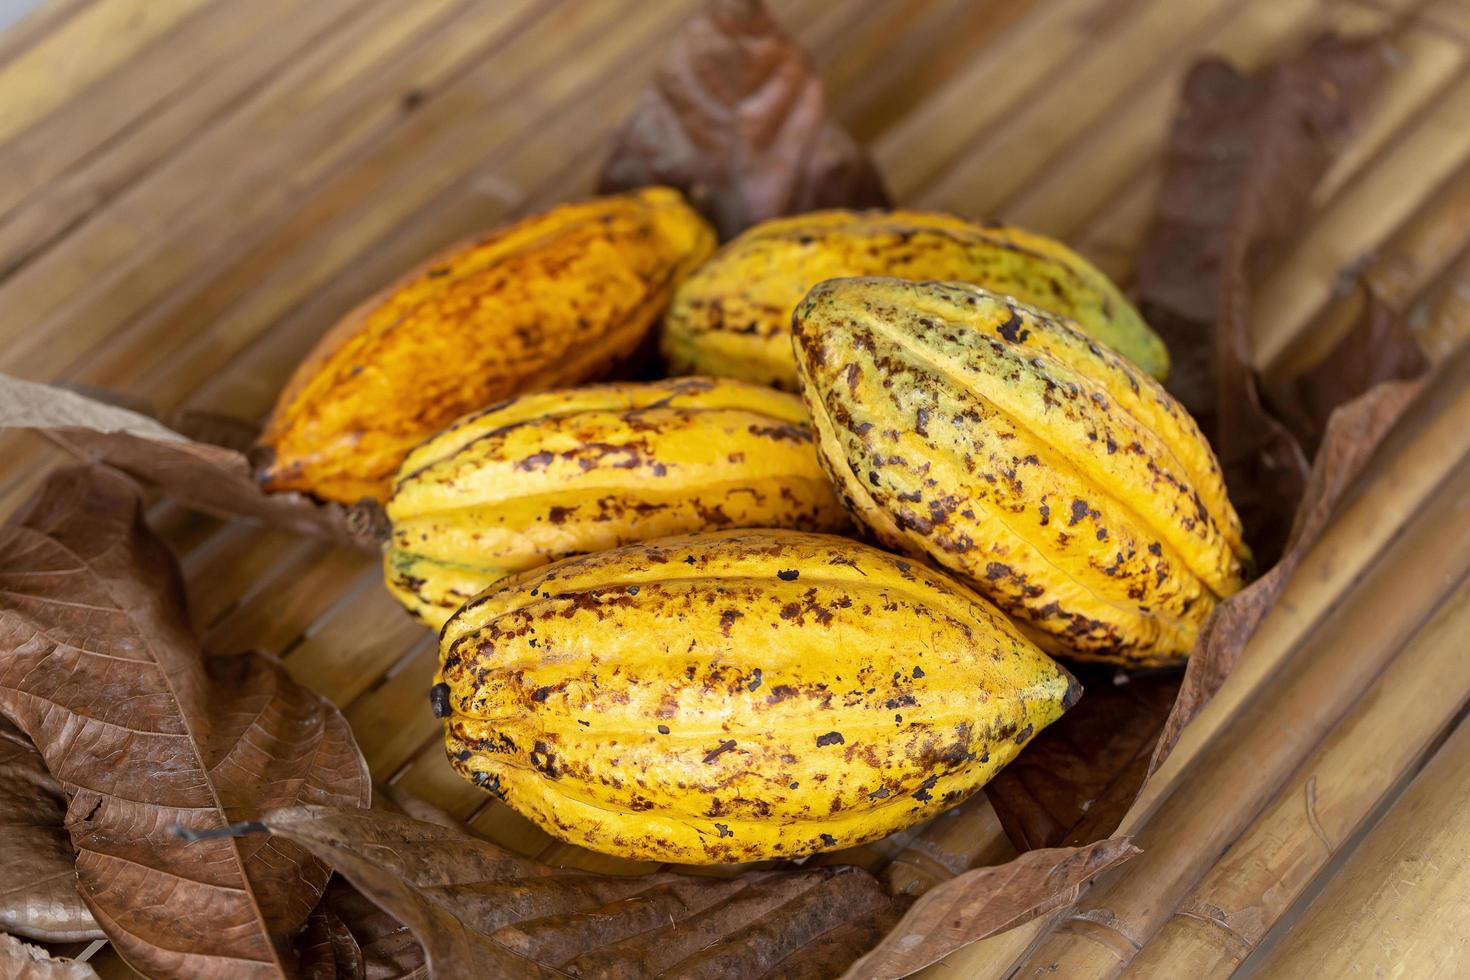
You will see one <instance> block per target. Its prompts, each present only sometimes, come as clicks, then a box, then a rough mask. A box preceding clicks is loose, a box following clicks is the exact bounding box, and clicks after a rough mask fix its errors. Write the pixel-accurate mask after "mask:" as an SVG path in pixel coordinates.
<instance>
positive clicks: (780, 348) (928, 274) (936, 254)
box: [660, 211, 1169, 391]
mask: <svg viewBox="0 0 1470 980" xmlns="http://www.w3.org/2000/svg"><path fill="white" fill-rule="evenodd" d="M870 275H884V276H899V277H902V278H906V279H952V280H957V281H960V282H971V283H975V284H977V285H980V286H983V287H985V288H987V289H990V290H991V291H993V292H997V293H1003V294H1006V295H1010V296H1015V297H1017V298H1018V299H1020V300H1022V301H1023V302H1027V303H1033V304H1035V305H1036V306H1039V307H1041V308H1042V309H1046V310H1050V311H1052V312H1054V313H1057V314H1059V315H1061V316H1066V317H1070V318H1072V319H1073V320H1075V321H1076V322H1077V323H1078V324H1080V325H1081V327H1082V329H1083V330H1084V331H1086V332H1087V333H1088V334H1090V335H1091V336H1092V337H1094V338H1096V339H1098V340H1100V341H1102V342H1103V343H1105V344H1107V345H1108V346H1110V347H1112V348H1113V349H1114V350H1116V351H1118V352H1119V353H1120V354H1123V355H1124V356H1125V357H1127V358H1129V359H1131V360H1132V361H1133V362H1134V363H1136V364H1137V365H1138V366H1139V367H1140V368H1142V369H1143V370H1144V371H1146V372H1147V373H1149V374H1152V375H1155V376H1156V377H1160V378H1162V377H1164V376H1165V374H1167V373H1168V369H1169V355H1168V352H1167V351H1166V350H1165V349H1164V344H1163V341H1161V340H1160V339H1159V338H1158V336H1157V335H1156V334H1155V333H1154V332H1153V331H1152V330H1150V329H1149V327H1148V325H1147V324H1146V323H1144V321H1143V318H1142V317H1141V316H1139V314H1138V312H1137V311H1136V310H1135V309H1134V308H1133V307H1132V306H1131V305H1130V304H1129V302H1128V300H1127V299H1125V298H1124V296H1123V294H1122V293H1121V292H1119V291H1118V289H1117V287H1116V286H1114V285H1113V284H1112V282H1110V281H1109V280H1108V277H1107V276H1105V275H1104V274H1103V273H1102V272H1100V271H1099V270H1098V269H1097V268H1095V267H1094V266H1093V265H1092V264H1091V263H1090V262H1088V261H1087V260H1086V259H1084V258H1083V257H1082V256H1080V255H1078V254H1077V253H1076V252H1073V251H1072V250H1071V249H1069V248H1067V247H1066V246H1065V245H1063V244H1061V243H1060V242H1057V241H1054V240H1052V239H1050V238H1047V237H1045V236H1043V235H1037V234H1034V233H1032V232H1028V231H1025V230H1023V229H1021V228H1015V227H1010V226H1006V225H994V224H979V223H976V222H971V221H965V220H963V219H961V218H956V217H954V216H952V215H947V214H940V213H936V212H928V211H816V212H813V213H810V214H801V215H797V216H796V217H793V218H780V219H777V220H774V221H767V222H765V223H763V224H759V225H756V226H755V227H754V228H751V229H750V230H748V231H746V232H745V233H744V234H742V235H740V236H739V237H738V238H736V239H735V240H733V241H732V242H730V243H729V244H728V245H726V246H725V247H724V248H723V249H721V250H720V251H719V252H718V253H717V254H716V255H715V257H714V258H713V259H711V260H710V261H709V262H707V263H705V264H704V265H703V266H702V267H701V268H700V269H699V270H698V271H697V272H695V273H694V275H692V276H690V277H689V279H688V281H687V282H685V283H684V285H683V286H681V287H680V289H679V291H678V293H676V294H675V296H674V302H673V305H672V306H670V308H669V312H668V315H667V316H666V317H665V319H664V327H663V333H662V335H661V340H660V343H661V344H662V348H663V352H664V356H665V358H667V360H668V361H669V363H670V366H671V367H672V368H673V369H674V370H675V371H677V372H688V373H695V374H716V375H722V376H726V377H732V378H744V379H745V380H747V381H756V382H760V383H762V384H772V385H775V386H776V387H778V388H785V389H787V390H790V391H794V390H796V384H797V378H796V364H795V362H794V361H793V360H792V357H791V329H790V323H791V311H792V310H793V309H795V308H796V304H797V303H798V302H800V301H801V298H802V297H803V296H804V295H806V292H807V290H808V289H810V288H811V287H812V286H814V285H816V284H817V283H818V282H821V281H822V280H824V279H835V278H838V277H841V276H870Z"/></svg>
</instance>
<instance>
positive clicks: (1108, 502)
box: [793, 278, 1249, 664]
mask: <svg viewBox="0 0 1470 980" xmlns="http://www.w3.org/2000/svg"><path fill="white" fill-rule="evenodd" d="M793 332H794V348H795V353H796V361H797V365H798V367H799V368H800V372H801V379H802V386H803V392H804V394H805V397H806V400H807V407H808V409H809V410H810V411H811V413H812V421H813V426H814V427H815V429H816V430H817V435H818V449H819V452H820V453H821V455H822V460H823V464H824V465H825V466H826V467H827V469H828V472H829V473H830V474H831V476H832V478H833V480H834V482H835V483H837V485H838V486H839V492H840V494H841V495H842V497H843V500H844V502H845V503H846V504H847V505H848V507H849V509H850V510H851V511H852V513H853V514H854V515H855V516H856V517H857V518H858V519H859V520H860V521H861V522H862V523H863V524H865V525H866V526H867V527H868V528H869V529H870V530H871V531H872V532H873V533H874V534H875V535H876V536H877V537H878V538H879V539H880V540H881V541H882V542H884V543H885V544H887V545H888V546H889V547H892V548H895V549H898V550H902V551H907V552H909V553H911V554H914V555H920V556H923V557H924V558H925V559H927V560H929V561H932V562H934V563H935V564H937V565H939V566H941V567H943V568H946V569H949V570H950V571H952V572H955V573H958V574H959V575H960V576H962V577H963V578H964V579H966V580H967V581H968V582H969V583H970V584H972V585H973V586H974V587H975V588H976V589H977V590H979V591H980V592H981V593H983V594H984V595H986V596H988V597H989V598H990V599H992V600H993V601H994V602H995V603H996V604H997V605H999V606H1000V607H1001V608H1002V609H1003V610H1005V611H1006V612H1008V613H1010V614H1011V615H1012V616H1013V617H1015V618H1016V619H1017V620H1019V621H1020V622H1021V623H1023V624H1024V625H1025V627H1026V629H1027V630H1028V632H1029V633H1030V634H1031V635H1032V636H1033V637H1034V638H1035V639H1036V640H1037V641H1038V642H1039V643H1040V644H1041V645H1042V646H1043V647H1044V648H1045V649H1047V650H1050V651H1052V652H1054V653H1057V654H1065V655H1069V656H1074V657H1077V658H1079V659H1090V660H1106V661H1113V662H1118V663H1124V664H1160V663H1168V662H1172V661H1177V660H1178V659H1180V658H1182V657H1184V656H1185V655H1187V654H1188V652H1189V650H1190V647H1191V646H1192V645H1193V643H1194V639H1195V637H1196V635H1197V634H1198V632H1199V628H1200V625H1201V624H1202V623H1203V622H1204V620H1205V617H1206V616H1208V615H1209V613H1210V610H1212V609H1214V608H1215V606H1216V605H1217V604H1218V603H1219V601H1220V600H1221V599H1222V598H1223V597H1225V596H1228V595H1230V594H1231V593H1233V592H1235V591H1237V590H1238V589H1240V588H1241V586H1242V584H1243V582H1244V579H1245V576H1246V574H1247V566H1248V564H1249V552H1248V550H1247V548H1246V546H1245V545H1244V543H1243V542H1242V540H1241V527H1240V519H1239V518H1238V517H1237V516H1236V513H1235V510H1234V508H1233V507H1232V506H1231V505H1230V501H1229V499H1228V498H1227V497H1226V493H1225V482H1224V480H1223V478H1222V476H1221V472H1220V466H1219V463H1218V462H1217V461H1216V459H1215V456H1214V453H1213V452H1212V451H1211V450H1210V446H1209V444H1208V443H1207V442H1206V441H1205V438H1204V436H1203V435H1201V434H1200V431H1199V428H1198V427H1197V426H1196V425H1195V422H1194V420H1193V419H1192V418H1190V416H1189V414H1188V412H1186V411H1185V410H1184V408H1183V407H1182V406H1181V405H1179V403H1178V402H1176V401H1175V400H1174V399H1173V398H1172V397H1170V396H1169V395H1168V394H1167V393H1166V392H1165V391H1164V390H1163V388H1162V387H1160V386H1159V385H1158V384H1157V383H1156V382H1155V381H1153V380H1152V379H1151V378H1149V377H1147V376H1146V375H1144V374H1143V373H1142V372H1140V371H1139V370H1138V369H1137V368H1136V367H1135V366H1134V365H1132V364H1130V363H1129V362H1128V361H1126V360H1124V359H1123V358H1121V357H1119V356H1117V355H1116V354H1114V353H1113V352H1112V351H1110V350H1107V349H1106V348H1104V347H1102V346H1100V345H1098V344H1096V343H1094V342H1093V341H1091V340H1089V339H1088V337H1086V336H1085V335H1084V334H1083V333H1082V332H1081V331H1079V330H1078V329H1076V327H1075V326H1074V325H1072V324H1069V323H1067V322H1066V321H1064V320H1062V319H1060V318H1058V317H1055V316H1052V315H1050V314H1047V313H1043V312H1041V311H1040V310H1037V309H1034V308H1032V307H1029V306H1026V305H1024V304H1022V303H1020V302H1017V301H1016V300H1014V299H1012V298H1010V297H1005V296H998V295H995V294H993V293H990V292H987V291H985V290H983V289H980V288H977V287H975V286H970V285H966V284H962V283H932V282H928V283H918V282H908V281H905V280H899V279H887V278H855V279H837V280H831V281H828V282H824V283H821V284H820V285H818V286H817V287H815V288H814V289H813V290H812V291H811V292H810V293H809V294H808V295H807V297H806V299H805V300H803V301H802V303H801V305H800V306H799V307H798V308H797V311H796V315H795V317H794V320H793Z"/></svg>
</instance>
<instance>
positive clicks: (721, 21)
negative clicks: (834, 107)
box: [600, 0, 888, 239]
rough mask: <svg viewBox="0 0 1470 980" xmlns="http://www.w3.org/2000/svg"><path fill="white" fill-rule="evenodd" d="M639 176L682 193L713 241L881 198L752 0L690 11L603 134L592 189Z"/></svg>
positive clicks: (814, 86)
mask: <svg viewBox="0 0 1470 980" xmlns="http://www.w3.org/2000/svg"><path fill="white" fill-rule="evenodd" d="M649 184H667V185H669V186H672V187H677V188H679V189H680V190H682V191H683V192H684V193H685V196H687V197H688V199H689V201H690V203H691V204H693V205H694V206H695V207H696V208H697V209H699V211H700V212H702V213H703V214H704V215H705V217H707V218H709V220H710V221H711V222H713V223H714V225H715V227H716V228H717V229H718V230H719V233H720V237H721V238H722V239H729V238H732V237H734V236H735V235H737V234H739V233H740V232H741V231H743V230H745V229H746V228H748V227H750V226H751V225H753V224H756V223H757V222H760V221H764V220H765V219H767V218H775V217H780V216H782V215H787V214H797V213H799V212H802V211H811V210H815V209H817V208H836V207H853V208H863V207H886V206H887V205H888V195H887V193H886V192H885V191H884V189H883V182H882V180H881V178H880V177H879V175H878V171H877V169H876V168H875V167H874V166H873V163H872V161H871V160H869V158H868V156H867V154H866V153H865V152H864V151H863V150H862V148H860V147H859V146H858V145H857V144H856V143H854V142H853V140H852V138H851V137H850V136H848V135H847V133H845V132H843V131H842V129H840V128H839V127H838V126H837V124H836V123H834V122H832V121H831V120H830V119H829V118H828V117H827V108H826V98H825V96H824V95H823V92H822V81H821V79H820V78H819V77H818V76H817V75H816V73H815V72H814V71H813V70H812V67H811V65H810V64H809V63H808V61H807V57H806V55H805V54H804V53H803V52H802V50H801V48H800V47H798V46H797V45H796V43H795V42H793V41H791V40H790V39H789V38H787V37H786V36H784V35H783V34H782V33H781V31H780V28H779V27H778V25H777V24H776V22H775V20H774V19H773V18H772V17H771V15H770V13H769V11H767V10H766V8H765V5H764V4H763V3H761V0H711V2H710V3H708V4H707V5H706V7H705V8H704V9H703V10H702V11H700V12H699V13H697V14H695V15H694V16H693V17H692V18H691V19H690V20H689V22H688V23H687V24H685V25H684V27H683V29H682V30H681V31H680V32H679V34H678V36H677V37H676V38H675V39H674V42H673V44H672V45H671V46H670V48H669V53H668V55H667V56H666V57H665V59H664V62H663V64H662V65H661V66H660V67H659V69H658V72H657V74H656V75H655V76H654V79H653V81H652V82H651V83H650V84H649V86H648V88H647V89H646V90H645V91H644V92H643V94H642V96H641V97H640V98H639V99H638V103H637V105H636V106H635V107H634V109H633V112H632V115H630V116H629V117H628V119H627V121H625V122H624V123H623V126H622V128H621V129H620V130H619V131H618V133H617V135H616V136H615V137H614V140H613V149H612V153H611V154H610V155H609V157H608V159H607V161H606V163H605V164H604V165H603V171H602V179H601V182H600V190H602V191H604V192H612V191H623V190H632V189H633V188H636V187H643V186H647V185H649Z"/></svg>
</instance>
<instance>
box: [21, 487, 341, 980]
mask: <svg viewBox="0 0 1470 980" xmlns="http://www.w3.org/2000/svg"><path fill="white" fill-rule="evenodd" d="M0 713H3V714H4V715H6V716H7V717H9V718H10V719H11V720H12V721H13V722H14V723H15V724H16V725H17V726H18V727H19V728H20V729H21V730H22V731H24V732H25V733H26V734H27V735H28V736H29V737H30V738H31V739H32V740H33V741H34V742H35V744H36V746H37V748H38V749H39V751H40V752H41V754H42V756H43V757H44V759H45V761H46V766H47V768H48V769H49V770H50V771H51V773H52V775H54V776H55V777H56V779H57V780H58V781H59V782H60V784H61V786H62V788H63V789H64V790H65V792H66V796H67V813H66V827H67V830H68V831H69V832H70V834H71V839H72V844H73V846H74V848H75V849H76V851H77V863H76V867H77V878H78V882H79V887H80V890H81V894H82V897H83V899H84V900H85V901H86V902H87V905H88V906H89V907H90V909H91V910H92V913H93V915H94V916H95V917H96V919H97V922H98V924H99V925H100V926H101V927H102V930H103V931H104V932H105V933H106V934H107V937H108V938H109V939H110V940H112V942H113V944H114V945H115V946H116V948H117V950H118V952H119V953H121V954H122V955H123V957H124V958H125V959H126V960H127V961H128V962H129V963H130V964H132V965H133V966H135V967H136V968H138V969H139V970H142V971H143V972H146V973H147V974H148V975H150V976H155V977H190V978H198V977H224V976H228V977H232V978H234V977H280V976H281V975H282V974H283V973H285V972H287V971H288V970H289V969H290V963H289V962H288V961H289V946H288V943H287V941H286V937H287V936H288V935H289V934H290V933H291V932H293V931H294V930H295V929H297V928H298V927H299V926H300V925H302V923H304V922H305V921H306V918H307V916H308V914H309V913H310V912H311V910H312V908H313V906H315V904H316V902H317V899H318V898H319V897H320V895H321V893H322V890H323V888H325V886H326V883H327V876H328V871H327V869H326V868H325V867H324V866H323V865H322V864H321V863H320V862H319V861H318V860H316V859H315V858H313V857H312V856H310V855H309V854H308V853H307V852H305V851H303V850H302V849H300V848H299V847H296V846H294V845H292V844H291V843H290V842H288V841H283V840H277V839H270V838H256V839H252V840H247V841H236V840H228V839H223V840H208V841H202V842H198V843H193V844H185V843H183V842H181V841H179V840H178V839H176V838H175V837H173V836H172V835H170V834H169V833H168V828H170V827H172V826H174V825H176V824H182V825H185V826H187V827H191V828H196V829H208V828H214V827H220V826H224V825H226V824H229V823H231V822H234V821H239V820H249V819H253V818H254V817H256V816H258V815H259V814H260V813H261V812H263V811H264V810H267V809H272V808H275V807H279V806H289V805H294V804H298V803H319V804H332V805H340V806H353V805H358V806H365V805H366V803H367V799H368V791H369V783H368V776H367V769H366V765H365V764H364V762H363V759H362V756H361V754H360V753H359V752H358V750H357V746H356V744H355V743H354V742H353V740H352V734H351V732H350V730H349V729H348V727H347V723H346V722H345V721H344V720H343V718H342V716H341V715H340V714H339V713H338V712H337V710H336V709H335V708H333V707H332V706H331V705H330V704H328V703H327V702H325V701H324V700H322V699H321V698H318V697H317V696H315V695H313V694H312V693H311V692H309V691H307V690H306V689H305V688H302V687H300V686H298V685H297V684H295V683H294V682H293V681H291V680H290V678H289V677H287V675H286V673H285V671H284V670H283V669H282V667H281V665H280V664H279V662H278V661H276V660H274V659H273V658H270V657H265V656H262V655H258V654H242V655H238V656H231V657H210V658H205V657H203V656H202V653H201V648H200V644H199V640H198V638H197V637H196V636H195V635H194V634H193V632H192V630H191V629H190V626H189V619H188V614H187V610H186V609H185V606H184V597H183V590H182V587H181V582H180V580H179V570H178V566H177V565H176V563H175V562H174V560H173V557H172V556H171V555H170V554H169V553H168V551H167V549H166V548H164V546H163V544H162V543H161V542H160V541H159V540H158V539H157V538H155V537H154V536H153V534H152V533H151V532H150V531H149V530H148V528H147V526H146V525H145V524H144V523H143V520H142V499H141V494H140V492H139V490H138V488H137V487H136V485H135V484H133V482H132V481H131V480H129V479H128V478H127V477H125V476H123V475H122V474H120V473H118V472H117V471H115V470H111V469H107V468H106V467H100V466H91V467H73V468H69V469H64V470H59V471H57V472H56V473H55V474H53V475H52V477H51V478H50V479H49V480H47V482H46V483H45V485H44V486H43V487H42V488H41V490H40V491H39V492H38V493H37V495H36V496H35V497H34V498H33V499H32V500H31V501H30V502H29V503H28V504H27V505H26V506H25V507H23V508H22V509H21V511H20V512H19V513H18V514H17V515H16V516H15V517H14V518H12V520H11V521H10V523H8V524H7V525H6V526H5V527H4V528H3V530H0Z"/></svg>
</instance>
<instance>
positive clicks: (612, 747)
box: [431, 530, 1081, 864]
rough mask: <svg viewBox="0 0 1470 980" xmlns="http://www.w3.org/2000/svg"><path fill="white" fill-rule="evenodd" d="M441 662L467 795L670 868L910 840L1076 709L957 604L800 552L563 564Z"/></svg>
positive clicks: (741, 539)
mask: <svg viewBox="0 0 1470 980" xmlns="http://www.w3.org/2000/svg"><path fill="white" fill-rule="evenodd" d="M440 657H441V668H440V674H439V677H438V682H439V683H438V684H436V686H435V688H434V690H433V691H432V692H431V697H432V700H433V703H434V708H435V711H436V713H437V714H439V715H440V716H441V717H444V718H445V719H446V726H445V727H446V742H447V747H448V751H449V758H450V761H451V763H452V764H453V765H454V766H455V768H457V769H458V770H459V771H460V772H461V773H462V774H463V775H464V776H465V777H467V778H468V779H470V780H471V781H472V782H474V783H475V784H477V785H479V786H482V787H484V788H486V789H488V790H490V791H491V792H493V793H495V794H497V795H498V796H500V797H501V798H502V799H503V800H505V802H507V803H509V804H510V805H511V806H512V807H513V808H515V809H516V810H517V811H518V812H520V813H522V814H523V815H525V816H527V817H529V818H530V819H531V820H533V821H535V822H536V823H537V824H538V825H540V826H541V827H542V828H543V829H545V830H546V831H547V832H548V833H551V834H554V835H555V836H557V837H560V838H561V839H563V840H567V841H571V842H573V843H576V844H580V845H582V846H584V847H589V848H592V849H594V850H598V851H604V852H607V853H610V854H617V855H621V856H623V857H629V858H635V859H645V860H653V861H676V862H681V863H686V864H711V863H724V862H738V861H752V860H759V859H763V858H774V857H794V856H797V855H802V854H811V853H814V852H816V851H824V850H830V849H833V848H839V847H848V846H851V845H854V844H859V843H862V842H864V841H870V840H874V839H876V838H879V837H882V836H884V835H886V834H888V833H891V832H892V831H894V830H898V829H900V828H902V827H906V826H909V825H911V824H913V823H916V822H919V821H921V820H925V819H927V818H929V817H931V816H933V815H934V814H936V813H938V812H939V811H940V810H943V809H944V808H946V807H949V806H952V805H954V804H956V803H958V802H960V801H961V800H963V799H965V798H966V797H968V796H970V795H971V794H972V793H974V792H975V791H976V790H977V789H978V788H979V787H980V786H981V785H983V784H984V783H985V782H986V781H987V780H988V779H990V778H991V776H993V775H994V774H995V772H996V771H997V770H998V769H1000V768H1001V767H1002V766H1003V765H1005V764H1006V762H1008V761H1009V760H1010V759H1011V758H1013V757H1014V756H1015V755H1016V753H1018V752H1019V751H1020V750H1021V747H1022V746H1023V745H1025V744H1026V742H1027V741H1028V740H1029V739H1030V738H1031V737H1032V736H1033V735H1035V734H1036V732H1038V731H1040V730H1041V729H1042V728H1043V727H1044V726H1046V725H1047V724H1049V723H1051V722H1052V721H1054V720H1056V718H1057V717H1059V716H1060V715H1061V713H1062V712H1063V711H1064V710H1065V709H1066V708H1067V707H1069V706H1070V705H1071V704H1072V703H1074V702H1075V701H1076V699H1077V697H1078V695H1079V694H1080V692H1081V690H1080V687H1078V686H1077V684H1076V682H1075V681H1073V680H1072V678H1071V676H1070V675H1069V674H1067V672H1066V671H1064V670H1062V669H1061V668H1060V667H1059V666H1058V665H1057V664H1056V663H1055V662H1053V661H1052V660H1051V659H1049V658H1048V657H1047V656H1046V655H1045V654H1044V653H1042V652H1041V651H1040V650H1038V649H1037V648H1036V646H1035V645H1033V644H1032V643H1031V642H1030V641H1028V640H1027V639H1026V638H1025V637H1024V636H1022V635H1021V634H1020V633H1019V632H1018V631H1017V630H1016V628H1015V627H1014V626H1013V625H1012V624H1011V623H1010V622H1009V621H1008V620H1007V619H1006V618H1005V616H1003V615H1001V614H1000V613H999V612H998V611H997V610H996V609H995V608H994V607H993V606H991V605H990V604H989V603H987V602H986V601H985V600H983V599H981V598H980V597H979V596H977V595H975V594H974V593H973V592H971V591H970V590H969V589H966V588H964V587H963V586H961V585H959V584H958V583H955V582H953V581H951V580H950V579H948V578H946V577H945V576H944V575H942V574H940V573H938V572H936V571H934V570H932V569H929V568H926V567H923V566H921V565H918V564H911V563H909V562H907V561H905V560H904V559H902V558H899V557H897V556H894V555H890V554H886V553H884V552H881V551H878V550H876V549H874V548H870V547H868V546H866V545H862V544H859V543H857V542H855V541H851V540H848V539H846V538H839V537H834V536H831V535H822V534H805V533H801V532H797V531H777V530H770V531H764V530H756V531H722V532H715V533H708V534H695V535H687V536H683V537H673V538H662V539H659V540H657V541H650V542H642V543H638V544H631V545H625V546H623V547H621V548H618V549H615V550H612V551H604V552H599V553H598V554H595V555H586V556H582V557H577V558H568V559H565V560H563V561H561V562H558V563H556V564H554V565H550V566H548V567H546V568H544V569H540V570H538V571H536V572H534V573H529V574H526V575H522V576H518V577H516V578H515V579H513V580H511V581H510V582H508V583H506V585H505V587H504V588H502V589H500V590H499V591H492V592H486V593H484V594H483V595H481V596H479V597H478V598H476V599H474V600H472V601H470V602H469V603H467V604H465V606H464V607H463V608H461V609H460V610H459V611H458V612H457V613H455V614H454V616H453V618H451V619H450V620H449V622H448V623H447V624H445V627H444V631H443V634H442V636H441V638H440Z"/></svg>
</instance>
